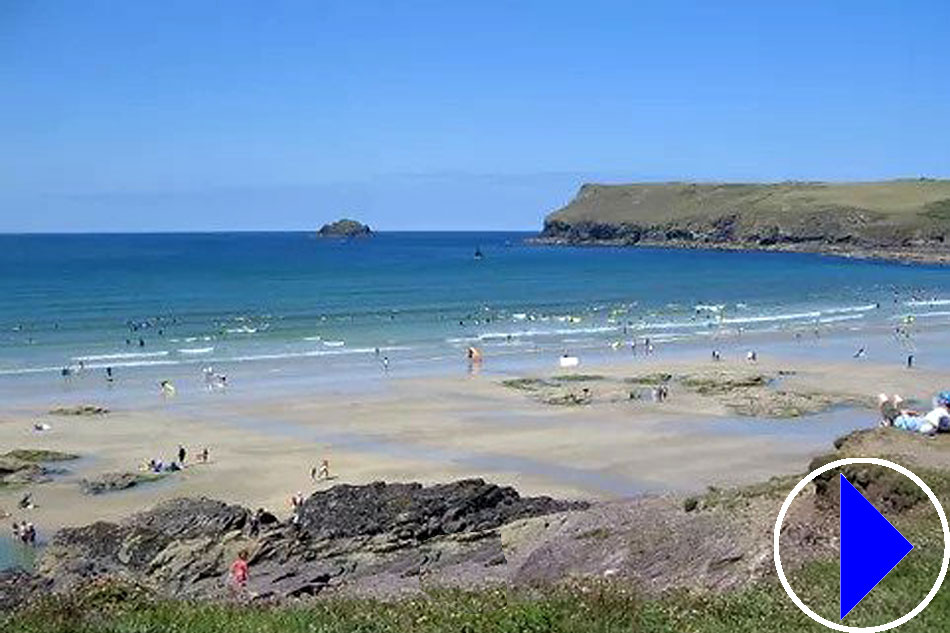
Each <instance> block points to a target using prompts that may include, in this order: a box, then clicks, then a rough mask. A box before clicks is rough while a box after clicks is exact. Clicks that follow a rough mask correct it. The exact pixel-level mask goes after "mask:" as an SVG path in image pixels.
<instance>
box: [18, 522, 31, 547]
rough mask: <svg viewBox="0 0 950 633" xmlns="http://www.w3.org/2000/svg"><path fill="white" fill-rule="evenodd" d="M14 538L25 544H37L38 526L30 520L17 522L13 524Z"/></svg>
mask: <svg viewBox="0 0 950 633" xmlns="http://www.w3.org/2000/svg"><path fill="white" fill-rule="evenodd" d="M13 540H15V541H19V542H21V543H23V544H24V545H36V526H34V525H33V524H32V523H30V522H29V521H23V522H22V523H20V522H15V523H14V524H13Z"/></svg>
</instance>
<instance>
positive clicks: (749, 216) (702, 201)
mask: <svg viewBox="0 0 950 633" xmlns="http://www.w3.org/2000/svg"><path fill="white" fill-rule="evenodd" d="M541 240H542V241H548V242H555V243H570V244H598V243H603V244H652V245H669V246H679V247H700V248H701V247H707V248H770V249H778V250H805V251H821V252H832V253H837V254H849V255H861V256H884V257H907V258H912V259H927V260H944V259H946V255H945V253H944V252H943V251H944V250H945V244H947V243H948V242H950V180H930V179H919V180H893V181H884V182H867V183H821V182H815V183H813V182H786V183H775V184H727V183H649V184H630V185H595V184H587V185H584V186H582V187H581V189H580V191H579V192H578V194H577V196H576V197H575V198H574V200H572V201H571V202H570V203H569V204H568V205H567V206H565V207H564V208H562V209H560V210H558V211H555V212H554V213H552V214H551V215H549V216H548V217H547V218H546V219H545V224H544V230H543V232H542V234H541Z"/></svg>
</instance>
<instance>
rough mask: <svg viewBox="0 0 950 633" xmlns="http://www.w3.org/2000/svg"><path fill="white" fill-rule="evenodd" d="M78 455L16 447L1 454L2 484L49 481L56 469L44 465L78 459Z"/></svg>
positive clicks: (0, 475) (0, 481) (0, 478)
mask: <svg viewBox="0 0 950 633" xmlns="http://www.w3.org/2000/svg"><path fill="white" fill-rule="evenodd" d="M77 457H78V456H77V455H72V454H70V453H61V452H59V451H47V450H33V449H15V450H12V451H8V452H6V453H4V454H3V455H0V484H26V483H41V482H44V481H49V479H50V475H53V474H56V472H57V471H56V470H54V469H51V468H49V467H47V466H45V465H44V463H47V462H60V461H68V460H72V459H76V458H77Z"/></svg>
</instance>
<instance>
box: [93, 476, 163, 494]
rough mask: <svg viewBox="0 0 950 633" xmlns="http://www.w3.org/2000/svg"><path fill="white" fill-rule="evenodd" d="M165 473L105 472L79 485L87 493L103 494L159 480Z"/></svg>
mask: <svg viewBox="0 0 950 633" xmlns="http://www.w3.org/2000/svg"><path fill="white" fill-rule="evenodd" d="M162 477H164V474H157V473H103V474H101V475H97V476H95V477H93V478H92V479H83V480H81V481H80V482H79V487H80V488H82V491H83V492H84V493H85V494H87V495H101V494H103V493H106V492H116V491H118V490H126V489H128V488H133V487H135V486H138V485H139V484H144V483H150V482H153V481H158V480H159V479H161V478H162Z"/></svg>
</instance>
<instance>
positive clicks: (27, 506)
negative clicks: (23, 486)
mask: <svg viewBox="0 0 950 633" xmlns="http://www.w3.org/2000/svg"><path fill="white" fill-rule="evenodd" d="M17 507H18V508H20V509H21V510H32V509H33V508H35V507H36V506H35V505H34V504H33V493H32V492H28V493H26V494H25V495H23V496H22V497H20V501H19V503H17Z"/></svg>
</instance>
